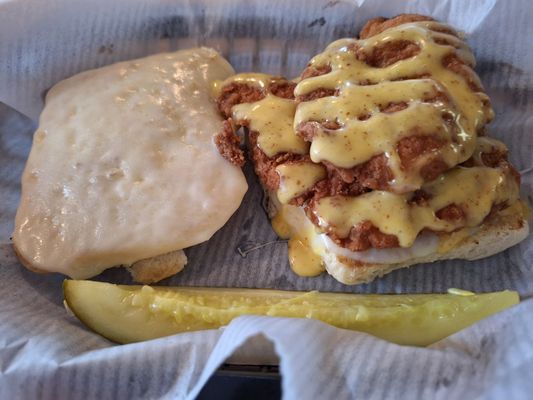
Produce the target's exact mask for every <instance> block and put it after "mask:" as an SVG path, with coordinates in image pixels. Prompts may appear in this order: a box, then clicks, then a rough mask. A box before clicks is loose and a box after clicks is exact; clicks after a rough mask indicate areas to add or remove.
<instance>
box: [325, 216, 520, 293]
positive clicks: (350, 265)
mask: <svg viewBox="0 0 533 400" xmlns="http://www.w3.org/2000/svg"><path fill="white" fill-rule="evenodd" d="M528 234H529V225H528V222H527V221H526V220H525V219H524V217H523V215H522V213H518V212H513V213H512V214H511V215H509V213H508V212H507V213H501V212H499V213H497V214H496V215H494V216H492V217H491V218H490V219H489V220H487V221H486V222H484V223H483V224H482V225H481V226H479V227H478V228H477V229H476V231H475V232H474V233H473V234H471V235H469V236H467V237H466V238H465V239H464V240H462V241H461V242H460V243H459V244H458V245H457V246H455V247H453V248H452V249H451V250H450V251H448V252H446V253H433V254H430V255H428V256H424V257H419V258H414V259H412V260H410V261H408V262H404V263H397V264H369V263H361V262H356V261H353V260H349V259H346V258H342V257H338V256H337V255H335V254H333V253H327V254H326V255H325V256H324V258H323V261H324V265H325V267H326V270H327V271H328V273H329V274H330V275H332V276H333V277H334V278H335V279H337V280H338V281H339V282H342V283H344V284H346V285H357V284H360V283H368V282H371V281H372V280H374V279H375V278H378V277H381V276H383V275H385V274H388V273H389V272H392V271H394V270H396V269H400V268H407V267H410V266H412V265H415V264H426V263H432V262H434V261H439V260H451V259H462V260H469V261H472V260H478V259H480V258H485V257H490V256H492V255H494V254H497V253H500V252H502V251H504V250H506V249H508V248H509V247H512V246H514V245H515V244H517V243H519V242H521V241H522V240H524V239H525V238H526V237H527V235H528ZM449 235H450V234H443V235H442V236H441V238H442V239H445V238H446V236H449Z"/></svg>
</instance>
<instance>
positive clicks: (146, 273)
mask: <svg viewBox="0 0 533 400" xmlns="http://www.w3.org/2000/svg"><path fill="white" fill-rule="evenodd" d="M186 264H187V256H186V255H185V253H184V252H183V250H177V251H172V252H170V253H166V254H162V255H160V256H156V257H152V258H147V259H145V260H140V261H137V262H136V263H135V264H133V265H132V266H131V267H126V269H127V270H128V271H129V272H130V273H131V276H132V278H133V280H134V281H135V282H139V283H155V282H159V281H160V280H162V279H165V278H168V277H169V276H172V275H175V274H177V273H178V272H180V271H181V270H182V269H183V268H184V267H185V265H186Z"/></svg>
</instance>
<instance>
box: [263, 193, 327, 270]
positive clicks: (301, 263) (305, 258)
mask: <svg viewBox="0 0 533 400" xmlns="http://www.w3.org/2000/svg"><path fill="white" fill-rule="evenodd" d="M272 195H273V196H275V194H272ZM277 209H278V212H277V214H276V215H275V216H274V218H272V228H273V229H274V231H275V232H276V234H277V235H278V236H279V237H281V238H282V239H288V240H289V242H288V255H289V263H290V266H291V269H292V270H293V271H294V273H296V274H297V275H299V276H307V277H311V276H317V275H320V274H321V273H322V272H323V271H324V270H325V267H324V264H323V263H322V248H321V247H318V244H319V243H318V242H317V241H316V240H315V239H316V237H317V231H316V228H315V226H314V225H313V224H312V223H311V221H310V220H309V219H308V218H307V216H306V215H305V213H304V211H303V209H302V208H301V207H298V206H293V205H290V204H279V203H278V204H277Z"/></svg>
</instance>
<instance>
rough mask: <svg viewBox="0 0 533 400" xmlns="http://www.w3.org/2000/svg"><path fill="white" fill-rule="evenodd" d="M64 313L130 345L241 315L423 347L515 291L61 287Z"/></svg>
mask: <svg viewBox="0 0 533 400" xmlns="http://www.w3.org/2000/svg"><path fill="white" fill-rule="evenodd" d="M63 292H64V296H65V304H66V306H67V307H68V308H69V309H70V310H71V311H72V312H73V313H74V314H75V315H76V316H77V317H78V318H79V319H80V320H81V321H82V322H83V323H84V324H85V325H87V326H88V327H89V328H90V329H92V330H94V331H95V332H97V333H99V334H100V335H102V336H104V337H106V338H108V339H110V340H112V341H115V342H118V343H131V342H138V341H142V340H148V339H154V338H158V337H163V336H168V335H172V334H175V333H179V332H186V331H195V330H201V329H215V328H219V327H221V326H224V325H227V324H229V322H230V321H231V320H232V319H233V318H235V317H238V316H240V315H246V314H253V315H269V316H276V317H297V318H313V319H318V320H321V321H323V322H326V323H328V324H330V325H334V326H337V327H339V328H344V329H351V330H356V331H361V332H367V333H369V334H371V335H374V336H377V337H379V338H382V339H385V340H388V341H391V342H394V343H398V344H403V345H414V346H426V345H429V344H431V343H434V342H436V341H438V340H440V339H443V338H445V337H446V336H449V335H451V334H453V333H455V332H457V331H459V330H461V329H463V328H465V327H467V326H469V325H471V324H473V323H475V322H476V321H479V320H481V319H483V318H486V317H488V316H489V315H492V314H495V313H497V312H499V311H501V310H503V309H505V308H508V307H511V306H513V305H515V304H517V303H518V302H519V297H518V294H517V293H516V292H513V291H503V292H494V293H484V294H473V293H471V292H465V291H460V290H450V292H449V293H448V294H416V295H403V294H402V295H358V294H340V293H319V292H291V291H281V290H258V289H218V288H185V287H151V286H130V285H113V284H109V283H102V282H94V281H83V280H79V281H77V280H65V281H64V283H63Z"/></svg>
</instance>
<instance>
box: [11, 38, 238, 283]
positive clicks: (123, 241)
mask: <svg viewBox="0 0 533 400" xmlns="http://www.w3.org/2000/svg"><path fill="white" fill-rule="evenodd" d="M232 73H233V69H232V68H231V66H230V65H229V64H228V63H227V62H226V61H225V60H224V59H223V58H222V57H221V56H220V55H219V54H218V53H216V52H215V51H214V50H211V49H207V48H201V49H192V50H186V51H178V52H175V53H168V54H158V55H154V56H151V57H147V58H143V59H139V60H133V61H127V62H121V63H118V64H114V65H110V66H107V67H104V68H100V69H96V70H92V71H87V72H84V73H81V74H79V75H76V76H74V77H72V78H70V79H67V80H65V81H62V82H60V83H59V84H57V85H56V86H54V87H53V88H52V89H51V90H50V92H49V93H48V96H47V99H46V106H45V108H44V110H43V112H42V114H41V117H40V122H39V127H38V129H37V131H36V133H35V136H34V141H33V146H32V149H31V153H30V156H29V159H28V162H27V165H26V169H25V171H24V175H23V178H22V198H21V202H20V206H19V209H18V211H17V215H16V222H15V224H16V226H15V232H14V235H13V240H14V244H15V246H16V249H17V251H18V253H19V254H20V255H21V257H22V258H23V259H24V260H25V261H27V263H28V264H30V266H31V267H32V268H36V269H39V270H45V271H54V272H61V273H64V274H66V275H69V276H71V277H73V278H76V279H83V278H87V277H91V276H94V275H96V274H98V273H100V272H101V271H102V270H104V269H106V268H108V267H111V266H114V265H119V264H126V265H128V264H132V263H134V262H136V261H138V260H141V259H145V258H149V257H153V256H157V255H160V254H164V253H168V252H171V251H174V250H178V249H182V248H186V247H189V246H192V245H195V244H197V243H201V242H203V241H205V240H207V239H209V238H210V237H211V236H212V235H213V233H215V232H216V231H217V230H218V229H219V228H221V227H222V226H223V225H224V224H225V222H226V221H227V220H228V218H229V217H230V216H231V215H232V214H233V212H234V211H235V210H236V209H237V207H238V206H239V205H240V203H241V200H242V198H243V196H244V193H245V192H246V190H247V184H246V181H245V178H244V175H243V173H242V171H241V170H240V168H238V167H236V166H234V165H231V164H230V163H229V162H227V161H226V160H224V159H223V158H222V157H221V156H220V155H219V153H218V151H217V149H216V146H215V145H214V143H213V135H214V134H216V133H217V132H219V131H220V130H221V126H222V119H221V118H220V117H219V115H218V112H217V109H216V105H215V104H214V102H213V101H212V100H211V99H210V87H211V86H210V85H211V82H212V81H213V80H223V79H226V78H227V77H228V76H230V75H231V74H232Z"/></svg>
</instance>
